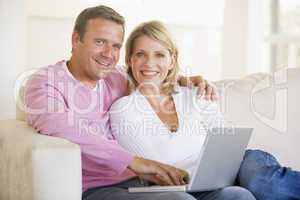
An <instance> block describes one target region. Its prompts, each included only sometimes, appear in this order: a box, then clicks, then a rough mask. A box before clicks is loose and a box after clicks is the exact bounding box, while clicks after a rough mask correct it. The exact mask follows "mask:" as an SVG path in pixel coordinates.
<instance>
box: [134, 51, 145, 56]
mask: <svg viewBox="0 0 300 200" xmlns="http://www.w3.org/2000/svg"><path fill="white" fill-rule="evenodd" d="M135 55H136V56H137V57H142V56H144V53H143V52H138V53H136V54H135Z"/></svg>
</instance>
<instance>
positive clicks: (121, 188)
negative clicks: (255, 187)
mask: <svg viewBox="0 0 300 200" xmlns="http://www.w3.org/2000/svg"><path fill="white" fill-rule="evenodd" d="M138 186H143V185H142V183H141V182H140V181H139V179H138V178H134V179H131V180H128V181H124V182H122V183H119V184H115V185H112V186H105V187H97V188H92V189H89V190H87V191H86V192H84V193H83V197H82V199H83V200H255V197H254V196H253V195H252V194H251V192H249V191H248V190H247V189H244V188H242V187H238V186H230V187H225V188H223V189H219V190H214V191H209V192H199V193H192V194H189V193H185V192H155V193H128V191H127V188H128V187H138Z"/></svg>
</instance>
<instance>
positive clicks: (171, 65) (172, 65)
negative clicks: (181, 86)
mask: <svg viewBox="0 0 300 200" xmlns="http://www.w3.org/2000/svg"><path fill="white" fill-rule="evenodd" d="M176 59H177V56H176V55H175V54H172V55H171V64H170V66H169V68H168V70H171V69H173V68H174V67H175V64H176Z"/></svg>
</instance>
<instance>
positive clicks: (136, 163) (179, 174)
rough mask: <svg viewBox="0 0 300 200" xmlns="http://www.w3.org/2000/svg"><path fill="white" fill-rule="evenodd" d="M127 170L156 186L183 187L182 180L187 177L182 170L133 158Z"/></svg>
mask: <svg viewBox="0 0 300 200" xmlns="http://www.w3.org/2000/svg"><path fill="white" fill-rule="evenodd" d="M128 168H129V169H131V170H132V171H134V172H135V173H136V174H137V175H138V176H139V177H140V178H142V179H145V180H148V181H151V182H154V183H156V184H158V185H184V184H186V183H185V182H184V178H185V177H187V176H188V174H187V172H186V171H184V170H181V169H177V168H175V167H172V166H170V165H166V164H163V163H159V162H156V161H153V160H147V159H143V158H139V157H135V158H134V159H133V161H132V162H131V164H130V165H129V166H128Z"/></svg>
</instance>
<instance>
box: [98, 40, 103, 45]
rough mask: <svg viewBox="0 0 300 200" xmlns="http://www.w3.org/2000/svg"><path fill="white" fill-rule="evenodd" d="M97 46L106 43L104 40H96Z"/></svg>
mask: <svg viewBox="0 0 300 200" xmlns="http://www.w3.org/2000/svg"><path fill="white" fill-rule="evenodd" d="M96 44H97V45H103V44H104V41H103V40H96Z"/></svg>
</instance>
